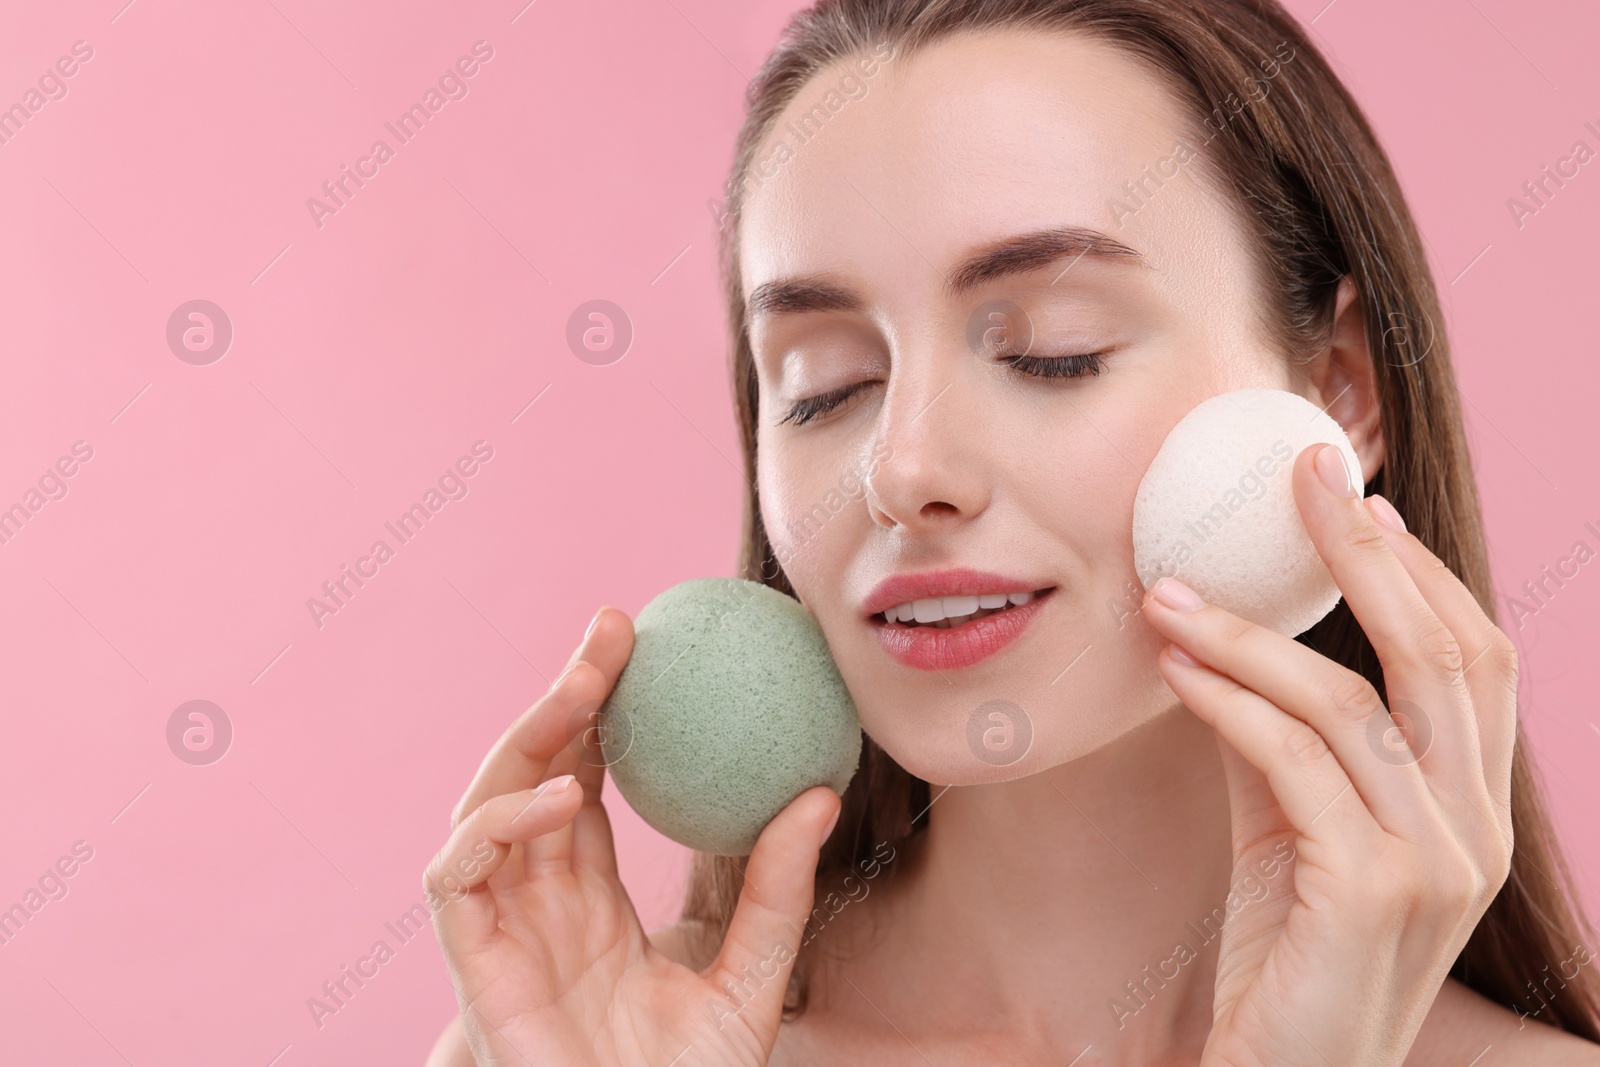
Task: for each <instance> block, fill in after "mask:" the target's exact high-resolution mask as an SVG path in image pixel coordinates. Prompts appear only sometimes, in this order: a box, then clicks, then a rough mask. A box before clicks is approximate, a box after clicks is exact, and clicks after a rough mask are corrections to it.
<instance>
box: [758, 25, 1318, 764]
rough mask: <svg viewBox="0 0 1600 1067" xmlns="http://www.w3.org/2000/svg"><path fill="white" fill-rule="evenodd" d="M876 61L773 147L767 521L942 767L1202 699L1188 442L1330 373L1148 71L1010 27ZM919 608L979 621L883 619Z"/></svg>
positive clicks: (909, 745) (814, 604) (832, 90)
mask: <svg viewBox="0 0 1600 1067" xmlns="http://www.w3.org/2000/svg"><path fill="white" fill-rule="evenodd" d="M885 51H886V50H885ZM874 63H875V65H874ZM874 63H869V64H867V65H866V66H859V65H857V63H856V61H854V60H852V61H849V62H841V63H840V64H838V65H836V66H835V67H833V68H831V69H830V70H827V71H823V72H821V73H819V74H818V75H817V76H816V77H814V78H813V79H812V80H811V81H810V82H809V83H808V84H807V86H806V88H805V89H804V90H802V91H801V93H800V94H799V96H798V97H797V98H796V100H795V101H794V102H793V103H792V104H791V105H790V107H789V108H788V110H787V111H786V112H785V113H784V115H782V116H781V117H780V118H779V120H778V122H777V123H776V125H775V127H774V129H773V131H772V132H771V133H769V135H768V137H767V139H766V140H765V142H764V143H763V144H762V145H761V146H760V147H759V149H758V151H757V155H756V157H755V158H756V161H757V163H756V168H755V169H754V172H753V173H752V176H751V179H750V185H749V187H748V188H749V191H748V193H747V197H748V199H747V201H746V206H745V212H744V218H743V223H742V225H743V229H742V233H741V236H740V241H741V244H740V250H741V256H742V270H743V275H742V281H743V285H744V294H745V297H746V300H747V303H748V304H749V306H750V316H751V317H750V336H751V342H752V345H753V348H754V355H755V362H756V368H757V373H758V377H759V383H760V412H759V429H758V432H757V456H758V464H757V478H758V488H759V491H760V499H761V509H762V517H763V520H764V522H765V524H766V528H767V531H768V533H769V536H770V537H771V539H772V541H773V544H774V547H775V550H776V552H777V554H778V558H779V560H780V561H781V562H782V563H783V565H784V570H785V572H786V573H787V574H788V576H789V578H790V580H791V582H792V583H793V585H794V588H795V590H796V592H797V593H798V594H799V596H800V599H801V601H802V602H803V603H804V604H805V605H806V607H807V608H809V609H810V610H811V612H812V613H813V614H814V615H815V616H816V618H817V620H818V622H819V623H820V624H821V626H822V629H823V632H824V633H825V635H826V636H827V640H828V644H829V646H830V648H831V649H832V651H833V655H834V657H835V659H836V660H837V662H838V664H839V669H840V671H841V673H842V674H843V676H844V679H845V682H846V683H847V684H848V685H849V688H850V691H851V693H852V694H853V695H854V697H855V699H856V703H857V707H858V710H859V712H860V715H861V722H862V726H863V727H864V728H865V729H866V731H867V733H868V734H869V735H871V736H872V737H873V739H875V740H876V741H877V742H878V743H879V744H880V745H882V746H883V747H884V749H885V750H887V751H888V752H889V754H890V755H892V756H893V757H894V758H895V759H896V760H898V761H899V762H900V764H901V765H902V766H904V767H906V769H908V770H910V771H911V772H912V773H914V774H916V775H918V776H920V777H922V778H925V779H927V780H929V781H931V782H936V783H955V784H964V783H973V782H981V781H994V780H999V779H1005V778H1014V777H1018V776H1020V775H1023V774H1028V773H1032V772H1035V771H1038V770H1040V769H1043V768H1045V767H1048V766H1052V765H1054V764H1058V763H1062V762H1064V761H1067V760H1070V759H1074V758H1076V757H1078V756H1081V755H1084V754H1086V753H1088V752H1090V751H1093V750H1094V749H1096V748H1099V747H1100V746H1103V745H1105V744H1107V743H1108V742H1110V741H1111V740H1113V739H1115V738H1117V737H1118V736H1120V735H1121V734H1123V733H1125V732H1126V731H1128V730H1129V729H1131V728H1133V727H1135V726H1137V725H1139V724H1140V723H1143V722H1146V721H1148V720H1150V719H1152V718H1153V717H1155V716H1157V715H1159V714H1160V713H1161V712H1163V711H1164V710H1166V709H1169V708H1171V707H1172V706H1173V705H1174V704H1175V703H1176V698H1175V697H1174V695H1173V693H1172V691H1171V690H1170V689H1169V688H1168V687H1167V686H1166V684H1165V682H1164V681H1163V680H1162V678H1161V676H1160V674H1159V672H1158V670H1157V668H1156V663H1155V659H1156V655H1157V653H1158V652H1159V651H1160V649H1161V647H1162V645H1163V644H1164V643H1165V642H1164V640H1163V639H1161V638H1160V637H1159V636H1158V635H1157V634H1156V633H1155V631H1154V630H1153V629H1151V628H1150V627H1149V626H1148V625H1147V624H1145V622H1144V621H1143V619H1142V617H1141V616H1140V614H1139V602H1140V598H1141V597H1142V595H1143V587H1142V586H1141V585H1140V584H1139V581H1138V577H1137V574H1136V572H1135V570H1134V565H1133V545H1132V534H1131V528H1132V520H1133V502H1134V495H1135V492H1136V490H1137V489H1138V485H1139V479H1140V477H1141V475H1142V474H1143V472H1144V471H1145V469H1146V467H1147V466H1148V465H1149V463H1150V461H1151V459H1152V458H1153V456H1154V455H1155V452H1156V450H1157V449H1158V448H1159V447H1160V445H1161V442H1162V440H1163V439H1164V438H1165V436H1166V434H1167V431H1168V430H1170V429H1171V428H1172V427H1173V425H1175V424H1176V423H1177V422H1178V420H1180V419H1181V418H1183V416H1184V415H1186V414H1187V413H1188V412H1189V411H1190V409H1192V408H1193V407H1194V406H1195V405H1196V404H1198V403H1199V402H1200V401H1202V400H1204V399H1206V398H1207V397H1211V396H1214V395H1216V394H1218V393H1223V392H1227V391H1230V390H1233V389H1242V388H1250V387H1270V388H1281V389H1295V390H1296V391H1300V392H1302V393H1303V392H1304V391H1303V390H1300V389H1299V388H1298V386H1297V385H1296V383H1295V382H1294V380H1293V378H1292V376H1291V374H1290V371H1289V369H1288V366H1287V364H1286V363H1285V362H1284V361H1283V359H1282V358H1281V356H1279V355H1278V354H1276V353H1275V352H1274V351H1273V350H1272V349H1271V348H1270V347H1269V346H1268V344H1267V343H1266V341H1265V340H1264V339H1263V338H1262V337H1261V336H1260V335H1259V330H1258V327H1257V319H1256V317H1255V312H1254V309H1255V307H1256V305H1255V300H1256V299H1257V294H1258V292H1259V283H1258V280H1257V278H1256V275H1255V273H1254V269H1253V266H1252V262H1251V260H1250V257H1249V254H1248V245H1247V242H1246V239H1245V237H1244V231H1243V230H1242V229H1241V226H1240V223H1239V221H1238V219H1237V218H1236V217H1235V216H1234V215H1233V214H1232V213H1231V210H1230V208H1229V207H1228V205H1227V203H1226V202H1225V201H1224V200H1222V199H1221V198H1219V197H1218V196H1216V195H1215V194H1213V193H1212V192H1211V191H1210V190H1209V188H1208V187H1207V186H1206V185H1204V184H1202V183H1201V182H1200V181H1198V180H1197V176H1196V173H1195V172H1196V170H1197V168H1198V166H1199V165H1200V164H1199V161H1198V159H1197V158H1196V157H1195V156H1194V155H1192V153H1193V152H1194V151H1195V150H1197V149H1200V148H1201V144H1200V143H1199V141H1198V140H1197V139H1196V138H1195V137H1194V136H1193V135H1192V134H1191V135H1186V134H1185V132H1184V127H1183V126H1182V125H1181V124H1180V112H1179V111H1178V105H1177V103H1176V101H1175V100H1173V99H1172V98H1170V97H1169V96H1168V95H1167V93H1166V91H1164V90H1163V89H1162V88H1161V87H1160V85H1159V83H1158V82H1157V81H1156V80H1155V79H1154V77H1153V76H1152V75H1150V74H1149V73H1148V72H1147V71H1146V70H1145V69H1144V68H1143V67H1141V66H1137V65H1135V63H1134V61H1133V60H1130V59H1128V58H1125V57H1123V56H1121V55H1119V54H1118V53H1115V52H1113V51H1112V50H1110V49H1109V48H1108V47H1107V46H1106V45H1104V44H1103V43H1096V42H1093V41H1090V40H1086V39H1083V38H1080V37H1076V36H1069V35H1065V34H1054V33H1052V34H1039V33H1026V34H1024V33H1015V32H998V33H993V32H992V33H986V34H982V35H972V36H967V37H963V38H959V39H953V40H945V41H943V42H941V43H939V44H936V45H934V46H932V47H931V48H929V49H928V50H927V51H925V52H923V53H921V54H919V55H917V56H916V57H915V58H911V59H907V58H905V57H900V56H888V58H881V59H874ZM869 71H870V72H869ZM1180 141H1182V142H1183V144H1184V146H1186V147H1180V144H1179V142H1180ZM1151 175H1154V177H1150V176H1151ZM1092 231H1098V234H1099V235H1100V236H1098V237H1095V238H1094V239H1095V240H1096V241H1098V242H1099V243H1098V244H1097V245H1091V246H1086V245H1084V244H1083V243H1081V240H1080V239H1081V238H1083V237H1094V234H1093V233H1092ZM1030 234H1034V235H1036V236H1035V237H1034V238H1033V239H1032V240H1031V241H1023V238H1025V236H1026V235H1030ZM1019 242H1021V243H1019ZM1075 242H1077V243H1075ZM1086 247H1088V249H1089V250H1088V251H1085V250H1084V249H1085V248H1086ZM1008 249H1009V251H1008ZM1080 253H1081V254H1080ZM1030 336H1031V342H1030ZM1017 354H1026V355H1028V356H1031V357H1032V358H1033V362H1026V361H1024V362H1020V363H1015V364H1013V362H1012V361H1011V360H1010V359H1009V358H1008V357H1010V356H1012V355H1017ZM1094 354H1098V355H1099V364H1098V365H1099V373H1098V374H1095V373H1087V374H1079V375H1078V376H1071V375H1072V373H1073V372H1074V371H1083V370H1085V369H1087V368H1089V367H1090V366H1091V365H1092V364H1093V362H1094V361H1093V360H1092V359H1084V358H1078V359H1072V360H1062V361H1061V362H1057V363H1053V364H1052V363H1049V362H1047V361H1048V360H1052V359H1057V358H1058V357H1067V356H1078V357H1084V356H1092V355H1094ZM1026 370H1032V371H1041V370H1043V371H1051V370H1053V371H1056V372H1057V375H1056V376H1053V377H1046V376H1040V375H1030V374H1028V373H1025V371H1026ZM1062 372H1065V373H1062ZM835 401H838V402H837V404H834V402H835ZM830 405H832V406H830ZM959 571H968V572H977V573H973V574H967V575H965V576H963V575H962V574H960V573H954V572H959ZM896 579H899V580H900V584H898V585H896V584H894V580H896ZM886 582H889V583H890V584H889V585H887V586H885V584H884V583H886ZM1041 590H1048V591H1047V592H1044V593H1043V594H1042V595H1038V591H1041ZM1027 593H1035V594H1036V595H1035V597H1034V598H1033V599H1032V600H1031V601H1029V602H1027V603H1024V604H1015V603H1013V601H1014V600H1027V598H1026V597H1014V598H1012V597H1008V599H1007V600H1005V601H1004V603H1006V604H1007V605H1008V606H1007V607H1005V608H1003V609H998V610H997V609H995V608H993V607H992V605H993V604H995V603H996V602H997V598H998V597H999V596H1000V595H1001V594H1027ZM947 597H948V598H950V599H948V600H947V599H946V598H947ZM984 597H987V599H982V598H984ZM916 601H926V602H928V603H925V604H923V605H922V610H921V612H920V617H922V618H925V619H931V618H932V617H933V616H934V615H937V614H939V613H941V612H951V613H954V614H953V616H952V617H951V618H950V619H949V620H947V621H943V622H938V623H937V624H929V623H926V622H917V621H915V620H913V621H905V622H902V621H895V622H889V621H887V616H886V615H885V614H884V612H885V609H886V608H887V609H893V608H895V607H896V606H898V605H900V604H904V603H907V602H916ZM930 604H932V605H935V607H934V610H931V611H930V610H929V605H930ZM986 605H988V606H986ZM974 608H977V609H978V612H977V614H978V615H981V616H983V617H975V618H970V619H968V618H965V617H964V615H965V614H966V613H971V612H972V611H973V609H974ZM898 616H899V613H898V612H896V617H897V620H898Z"/></svg>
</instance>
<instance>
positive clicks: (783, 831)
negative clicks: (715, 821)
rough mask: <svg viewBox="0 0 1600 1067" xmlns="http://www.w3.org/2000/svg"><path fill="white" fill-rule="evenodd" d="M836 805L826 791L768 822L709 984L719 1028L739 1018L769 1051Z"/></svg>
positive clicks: (817, 790)
mask: <svg viewBox="0 0 1600 1067" xmlns="http://www.w3.org/2000/svg"><path fill="white" fill-rule="evenodd" d="M841 803H842V802H841V800H840V797H839V795H838V794H837V793H835V792H834V791H833V790H832V789H831V788H829V787H828V786H825V785H823V786H815V787H813V788H811V789H807V790H806V791H805V792H803V793H801V794H800V795H799V796H798V797H796V798H795V799H794V800H792V801H790V802H789V804H788V806H787V807H785V808H784V809H783V810H782V811H780V812H779V813H778V814H777V815H776V816H774V817H773V819H772V821H771V822H769V823H767V825H766V827H765V828H764V829H763V830H762V831H761V836H760V837H758V838H757V839H756V846H755V849H754V850H753V851H752V852H751V853H750V859H749V862H748V863H747V864H746V865H745V875H744V888H743V889H742V890H740V892H739V904H738V906H737V908H735V910H734V913H733V920H732V922H731V923H730V924H729V926H728V934H727V936H726V937H725V938H723V941H722V950H721V952H719V953H718V954H717V958H716V960H715V961H714V962H713V963H712V965H711V967H710V969H709V970H707V971H706V972H705V978H706V981H708V982H710V983H711V984H712V985H713V986H714V987H715V988H716V991H717V995H718V997H719V1003H718V1004H716V1005H714V1006H713V1009H712V1010H713V1014H714V1015H716V1016H717V1027H718V1029H722V1028H723V1027H724V1026H725V1025H726V1024H727V1022H728V1018H729V1016H733V1015H738V1016H740V1017H741V1018H742V1019H743V1021H744V1025H745V1026H746V1027H748V1028H749V1029H750V1030H751V1031H752V1032H754V1033H755V1034H756V1035H757V1036H758V1037H759V1038H760V1040H761V1042H762V1045H763V1046H764V1047H767V1048H769V1050H770V1046H771V1045H772V1043H773V1042H774V1041H776V1039H777V1036H778V1019H779V1016H780V1015H781V1014H782V1010H783V997H784V992H785V990H786V989H787V987H788V984H789V972H790V971H792V970H793V969H794V961H795V956H796V954H797V953H798V952H799V950H800V941H801V933H802V929H803V927H804V926H805V922H806V919H807V918H808V916H809V913H810V911H811V901H812V896H813V893H814V889H815V881H816V874H817V859H818V856H819V854H820V852H821V849H822V842H823V841H824V840H825V839H826V838H827V836H828V835H829V834H830V833H832V832H833V824H834V823H835V822H836V821H838V818H839V809H840V806H841Z"/></svg>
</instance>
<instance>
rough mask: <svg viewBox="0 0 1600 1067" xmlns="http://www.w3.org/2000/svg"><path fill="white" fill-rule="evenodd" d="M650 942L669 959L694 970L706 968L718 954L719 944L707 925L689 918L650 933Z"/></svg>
mask: <svg viewBox="0 0 1600 1067" xmlns="http://www.w3.org/2000/svg"><path fill="white" fill-rule="evenodd" d="M650 944H651V945H653V946H654V947H655V949H656V951H657V952H659V953H661V954H662V955H663V956H665V957H667V958H668V959H669V960H675V961H676V962H678V963H681V964H683V965H684V966H685V967H688V968H689V969H690V970H694V971H703V970H705V969H706V968H707V967H709V966H710V965H711V961H712V960H713V959H715V958H716V955H717V946H716V944H715V943H714V942H713V940H712V938H711V936H710V933H709V931H708V930H707V928H706V926H705V925H704V924H702V923H697V922H691V921H687V920H684V921H680V922H676V923H673V924H672V925H671V926H663V927H662V928H661V929H659V930H656V931H655V932H653V933H652V934H650Z"/></svg>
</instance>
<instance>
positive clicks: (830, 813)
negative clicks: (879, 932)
mask: <svg viewBox="0 0 1600 1067" xmlns="http://www.w3.org/2000/svg"><path fill="white" fill-rule="evenodd" d="M632 651H633V621H632V620H631V619H629V618H628V616H627V614H626V613H625V612H622V611H619V610H617V609H615V608H604V607H603V608H601V609H600V611H599V612H598V613H597V614H596V615H595V618H594V621H593V622H592V623H591V624H590V626H589V631H588V632H587V633H586V634H585V635H584V638H583V641H582V642H581V643H580V644H579V646H578V649H577V651H575V652H574V653H573V654H572V658H571V659H570V660H568V667H567V670H566V671H565V672H564V673H563V674H562V675H561V677H560V678H558V679H557V680H556V682H555V683H554V684H553V685H552V686H551V688H550V691H549V692H548V693H546V694H545V695H544V696H543V697H541V698H540V699H539V701H538V702H537V703H535V704H534V705H533V707H531V708H530V709H528V711H527V712H526V713H525V714H523V715H522V716H521V717H520V718H519V719H518V720H517V721H516V722H515V723H513V724H512V725H511V728H510V729H508V730H507V731H506V733H505V735H504V736H503V737H501V738H500V740H499V741H498V742H497V743H496V744H495V746H494V747H493V748H492V749H491V750H490V751H489V754H488V756H487V757H485V759H484V761H483V766H482V767H480V768H479V770H478V774H477V776H476V777H475V778H474V779H473V782H472V785H471V786H470V787H469V788H468V789H467V792H466V795H465V796H463V797H462V798H461V802H460V803H459V804H457V805H456V810H455V812H454V814H453V815H452V817H451V823H452V826H453V827H454V830H453V832H452V833H451V835H450V838H449V840H448V841H447V842H446V843H445V846H444V848H442V849H441V850H440V851H439V853H438V855H437V856H435V857H434V859H433V862H431V863H430V864H429V865H428V869H427V872H426V873H425V875H424V877H423V884H424V889H425V892H426V893H427V896H428V901H429V907H430V909H431V910H432V912H433V925H434V931H435V933H436V934H437V935H438V938H439V944H440V946H441V947H442V948H443V950H444V956H445V960H446V962H447V963H448V965H449V968H450V973H451V978H452V984H453V985H454V986H455V990H456V1001H457V1006H458V1008H459V1011H460V1013H461V1023H462V1028H463V1029H464V1031H465V1033H466V1039H467V1043H468V1045H469V1046H470V1047H471V1050H472V1054H473V1056H474V1057H475V1058H476V1059H477V1063H478V1065H479V1067H500V1065H527V1064H540V1065H541V1067H542V1065H545V1064H552V1065H563V1067H564V1065H567V1064H583V1065H601V1064H604V1065H627V1067H634V1065H638V1067H645V1065H649V1067H666V1065H668V1064H672V1065H673V1067H692V1065H697V1064H716V1065H725V1067H733V1065H749V1067H759V1065H763V1064H765V1063H766V1062H767V1058H768V1056H769V1055H770V1053H771V1051H772V1046H773V1042H774V1041H776V1040H777V1036H778V1023H779V1020H780V1016H781V1013H782V1007H783V996H784V991H785V988H786V986H787V984H788V980H789V972H790V970H791V969H792V967H793V961H794V956H795V952H796V950H797V948H798V931H800V930H801V929H802V928H803V927H804V925H805V921H806V918H807V915H808V913H809V912H810V910H811V904H812V888H813V879H814V876H815V873H816V866H817V858H818V852H819V849H820V848H821V843H822V841H823V839H824V838H825V836H826V834H827V832H828V831H830V830H831V829H832V825H833V821H834V820H835V819H836V818H837V815H838V811H839V805H840V801H839V798H838V796H837V795H835V794H834V792H833V790H831V789H829V788H828V787H827V786H816V787H814V788H812V789H808V790H806V791H805V792H804V793H801V794H800V795H799V796H798V797H796V798H795V799H794V800H793V801H791V802H790V803H789V805H788V806H787V807H785V808H784V809H783V810H782V811H781V812H779V813H778V815H777V816H776V817H774V818H773V820H772V821H771V822H770V823H768V824H767V827H766V828H765V829H764V830H763V831H762V833H761V836H760V838H759V839H758V840H757V842H756V845H755V849H754V851H753V852H752V853H751V856H750V860H749V865H748V867H747V868H746V876H745V884H744V888H743V891H742V892H741V894H740V897H739V903H738V908H737V910H736V912H735V914H734V917H733V922H732V925H731V926H730V928H729V930H728V935H727V937H726V938H725V939H724V941H723V944H722V946H721V950H720V952H719V954H718V955H717V957H716V959H715V960H714V961H712V963H711V965H710V966H709V967H707V968H706V969H704V970H702V971H698V972H697V971H695V970H693V969H691V968H690V967H687V966H685V965H683V964H681V963H678V962H676V961H674V960H672V959H670V958H668V957H667V956H666V955H664V954H663V953H662V952H661V951H659V950H658V949H656V948H655V947H654V946H653V945H651V943H650V940H649V938H648V937H647V936H646V935H645V932H644V929H643V927H642V926H641V925H640V923H639V917H638V915H637V914H636V913H635V912H634V909H633V903H632V901H630V900H629V899H628V894H627V891H626V890H625V889H623V887H622V883H621V881H619V880H618V877H617V858H616V851H615V849H614V847H613V844H612V838H611V823H610V820H609V819H608V818H607V816H606V811H605V808H604V807H603V806H602V805H601V803H600V790H601V786H602V785H603V783H604V781H605V767H604V763H603V757H602V755H601V754H600V749H599V746H598V744H597V743H596V739H595V737H594V734H595V731H594V729H592V727H593V726H594V724H595V721H596V717H597V716H596V713H597V712H598V710H599V708H600V706H601V704H602V703H603V702H604V700H605V699H606V697H607V696H608V695H609V694H610V692H611V688H612V686H613V685H615V684H616V681H617V676H618V675H619V674H621V673H622V668H623V666H624V665H625V664H626V663H627V662H628V657H629V655H631V654H632Z"/></svg>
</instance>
